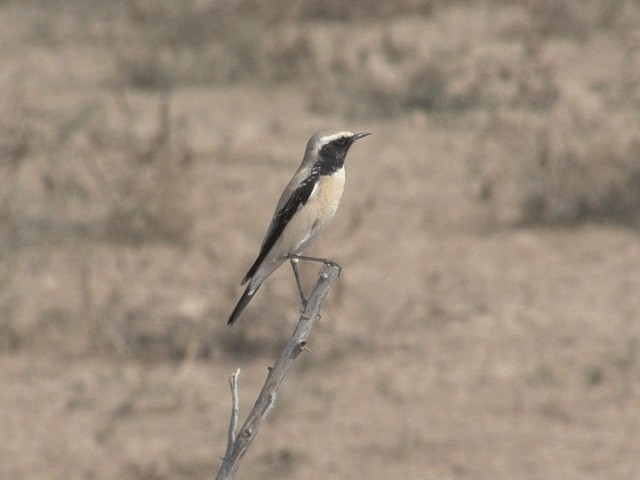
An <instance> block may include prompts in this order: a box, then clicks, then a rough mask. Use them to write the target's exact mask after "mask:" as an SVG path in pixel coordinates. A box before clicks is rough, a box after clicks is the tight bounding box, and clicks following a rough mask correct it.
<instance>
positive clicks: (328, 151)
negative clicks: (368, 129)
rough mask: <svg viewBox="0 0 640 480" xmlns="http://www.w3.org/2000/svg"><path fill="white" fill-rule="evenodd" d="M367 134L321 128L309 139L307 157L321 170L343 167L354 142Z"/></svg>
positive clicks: (328, 170) (333, 169)
mask: <svg viewBox="0 0 640 480" xmlns="http://www.w3.org/2000/svg"><path fill="white" fill-rule="evenodd" d="M367 135H369V133H365V132H362V133H353V132H350V131H349V130H338V129H335V128H327V129H325V130H320V131H319V132H316V133H314V134H313V135H312V136H311V138H310V139H309V143H308V144H307V152H306V155H305V158H308V159H310V160H312V161H313V163H314V164H316V165H317V166H318V167H319V168H320V169H321V171H327V172H328V173H330V172H331V171H335V170H337V169H339V168H342V166H343V165H344V160H345V158H346V156H347V152H348V151H349V148H350V147H351V145H353V142H355V141H356V140H359V139H360V138H364V137H366V136H367Z"/></svg>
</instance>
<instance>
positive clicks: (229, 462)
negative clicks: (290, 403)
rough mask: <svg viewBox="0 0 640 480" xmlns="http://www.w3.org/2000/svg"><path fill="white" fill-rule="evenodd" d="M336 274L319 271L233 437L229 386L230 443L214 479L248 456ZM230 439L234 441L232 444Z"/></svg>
mask: <svg viewBox="0 0 640 480" xmlns="http://www.w3.org/2000/svg"><path fill="white" fill-rule="evenodd" d="M338 275H340V268H339V267H338V266H337V265H333V264H325V266H324V267H323V268H322V270H320V274H319V275H318V281H317V283H316V286H315V287H314V289H313V292H311V296H310V297H309V300H308V301H307V304H306V306H305V308H304V310H303V312H302V313H301V314H300V320H298V324H297V325H296V328H295V330H294V332H293V334H292V335H291V337H290V338H289V340H288V341H287V344H286V345H285V347H284V349H283V350H282V353H281V354H280V357H279V358H278V360H277V361H276V363H275V364H274V365H273V367H272V368H270V369H269V373H268V374H267V379H266V380H265V382H264V386H263V387H262V390H261V391H260V395H258V399H257V400H256V403H255V405H254V406H253V409H252V410H251V413H249V416H248V417H247V419H246V420H245V422H244V424H243V425H242V427H241V428H240V431H239V432H238V434H237V436H236V435H235V430H236V429H235V423H236V422H237V408H236V404H237V400H238V395H237V385H236V386H235V393H234V387H233V384H232V387H231V391H232V397H233V398H232V400H233V403H234V407H233V409H232V413H231V416H232V418H231V422H230V425H229V444H228V445H227V452H226V454H225V456H224V459H223V460H222V465H221V466H220V470H219V471H218V474H217V475H216V480H230V479H233V478H234V477H235V474H236V472H237V471H238V467H239V466H240V461H241V460H242V458H243V457H244V455H245V453H247V450H248V449H249V445H251V442H252V441H253V439H254V438H255V436H256V435H257V433H258V429H259V428H260V425H262V422H263V421H264V419H265V418H266V416H267V413H268V412H269V410H270V409H271V407H273V404H274V402H275V400H276V396H277V394H278V391H279V390H280V386H281V384H282V382H283V380H284V377H285V376H286V374H287V372H288V371H289V369H290V368H291V366H292V365H293V362H294V361H295V359H296V358H297V357H298V355H300V352H302V351H308V349H307V346H306V345H307V338H308V337H309V334H310V333H311V329H312V328H313V325H314V323H315V321H316V319H317V318H318V317H319V315H320V309H321V307H322V303H323V302H324V299H325V298H326V297H327V294H328V293H329V290H330V289H331V286H332V285H333V282H335V281H336V279H337V278H338ZM238 373H239V372H238V371H236V373H235V374H234V376H233V377H231V382H234V377H235V379H236V381H237V374H238ZM234 415H235V416H236V420H234V419H233V416H234ZM233 437H235V438H234V439H233V441H232V438H233Z"/></svg>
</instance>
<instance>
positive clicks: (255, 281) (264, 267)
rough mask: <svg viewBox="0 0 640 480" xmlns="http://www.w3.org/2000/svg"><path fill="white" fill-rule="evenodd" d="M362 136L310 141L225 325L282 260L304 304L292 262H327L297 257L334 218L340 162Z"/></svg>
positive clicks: (328, 134)
mask: <svg viewBox="0 0 640 480" xmlns="http://www.w3.org/2000/svg"><path fill="white" fill-rule="evenodd" d="M367 135H369V134H368V133H352V132H349V131H347V130H336V129H325V130H320V131H319V132H316V133H315V134H313V135H312V136H311V138H310V139H309V143H307V149H306V151H305V152H304V158H303V160H302V163H301V164H300V167H299V168H298V171H297V172H296V173H295V174H294V175H293V178H292V179H291V180H290V181H289V184H288V185H287V186H286V188H285V189H284V192H282V195H281V196H280V200H279V201H278V205H277V206H276V211H275V213H274V214H273V218H272V219H271V224H270V225H269V229H268V230H267V234H266V235H265V237H264V240H263V241H262V247H261V248H260V253H259V254H258V257H257V258H256V260H255V262H254V263H253V265H252V266H251V268H250V269H249V271H248V272H247V274H246V275H245V276H244V278H243V279H242V283H241V285H244V284H245V283H247V282H248V285H247V288H246V290H245V291H244V293H243V294H242V296H241V297H240V300H239V301H238V304H237V305H236V308H234V309H233V312H231V315H230V316H229V320H228V321H227V325H231V324H232V323H233V322H234V321H235V320H236V319H237V318H238V316H239V315H240V313H241V312H242V310H244V308H245V307H246V306H247V304H248V303H249V301H250V300H251V298H253V296H254V295H255V293H256V292H257V291H258V288H260V285H262V282H264V281H265V280H266V278H267V277H268V276H269V275H271V274H272V273H273V272H274V271H275V270H276V269H277V268H278V267H279V266H280V265H282V264H283V263H284V262H285V261H286V260H291V266H292V267H293V272H294V274H295V276H296V281H297V283H298V290H299V292H300V298H301V299H302V302H303V304H304V303H306V300H305V299H304V294H303V293H302V287H301V286H300V278H299V275H298V269H297V266H296V262H297V261H298V259H302V260H314V261H321V262H328V260H325V259H320V258H315V257H303V256H301V255H300V253H301V252H302V251H303V250H304V249H305V248H307V247H308V246H309V244H310V243H311V241H312V240H313V239H314V238H315V237H316V236H317V235H318V234H319V233H320V232H322V231H323V230H324V229H325V227H326V226H327V225H328V224H329V222H330V221H331V219H332V218H333V216H334V214H335V213H336V210H337V209H338V204H339V203H340V198H341V197H342V191H343V190H344V181H345V172H344V160H345V157H346V156H347V152H348V151H349V148H350V147H351V145H352V144H353V142H355V141H356V140H358V139H360V138H363V137H366V136H367Z"/></svg>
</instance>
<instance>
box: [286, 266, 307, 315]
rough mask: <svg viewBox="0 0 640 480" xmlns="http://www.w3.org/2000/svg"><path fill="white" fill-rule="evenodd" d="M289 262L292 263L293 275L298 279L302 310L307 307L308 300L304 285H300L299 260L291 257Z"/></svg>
mask: <svg viewBox="0 0 640 480" xmlns="http://www.w3.org/2000/svg"><path fill="white" fill-rule="evenodd" d="M289 261H290V262H291V268H292V269H293V274H294V275H295V277H296V283H297V284H298V293H299V294H300V301H301V302H302V308H305V307H306V306H307V299H306V298H304V292H303V291H302V283H300V273H298V259H297V258H291V257H289Z"/></svg>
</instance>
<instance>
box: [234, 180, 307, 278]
mask: <svg viewBox="0 0 640 480" xmlns="http://www.w3.org/2000/svg"><path fill="white" fill-rule="evenodd" d="M319 176H320V175H319V173H318V171H316V170H312V171H311V173H310V174H309V176H307V177H306V178H305V179H304V180H303V181H302V182H300V185H298V187H297V188H296V189H295V190H294V191H293V193H292V194H291V196H290V197H289V200H287V202H286V203H285V204H284V206H283V207H282V208H281V209H280V210H278V211H277V212H276V213H275V214H274V215H273V219H272V220H271V225H269V230H268V231H267V235H266V236H265V238H264V241H263V242H262V248H261V249H260V253H259V254H258V258H256V261H255V262H253V265H252V266H251V268H250V269H249V271H248V272H247V274H246V275H245V276H244V278H243V279H242V283H241V285H244V284H245V283H246V282H247V280H249V279H250V278H251V277H253V275H254V274H255V273H256V271H257V270H258V268H259V267H260V264H261V263H262V261H263V260H264V258H265V257H266V256H267V254H268V253H269V251H270V250H271V249H272V248H273V246H274V245H275V243H276V241H277V240H278V238H280V235H282V232H283V230H284V228H285V227H286V226H287V224H288V223H289V221H290V220H291V219H292V218H293V216H294V215H295V213H296V212H297V211H298V210H299V209H300V207H301V206H303V205H304V204H305V203H307V201H308V200H309V197H310V196H311V192H312V191H313V188H314V187H315V185H316V183H317V181H318V178H319Z"/></svg>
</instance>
